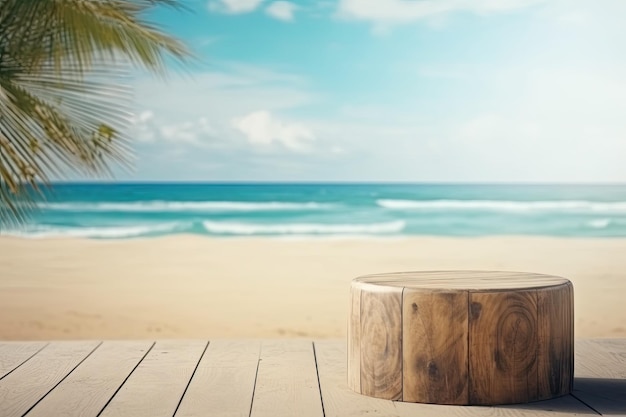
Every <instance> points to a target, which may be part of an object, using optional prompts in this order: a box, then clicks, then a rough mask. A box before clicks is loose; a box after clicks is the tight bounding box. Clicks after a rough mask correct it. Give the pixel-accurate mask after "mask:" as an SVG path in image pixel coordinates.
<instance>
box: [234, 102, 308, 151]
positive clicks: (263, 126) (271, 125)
mask: <svg viewBox="0 0 626 417" xmlns="http://www.w3.org/2000/svg"><path fill="white" fill-rule="evenodd" d="M232 125H233V127H234V128H235V129H237V130H239V131H240V132H241V133H243V134H244V135H245V136H246V139H247V140H248V142H249V143H250V144H252V145H260V146H269V145H272V144H274V143H279V144H282V145H283V146H285V147H286V148H287V149H290V150H292V151H298V152H304V151H308V150H310V145H311V141H313V140H315V135H314V134H313V132H312V131H311V130H310V129H309V128H307V127H306V126H304V125H302V124H299V123H293V122H290V123H287V122H282V121H279V120H277V119H276V118H275V117H274V116H273V115H272V114H271V113H270V112H268V111H265V110H259V111H255V112H252V113H250V114H248V115H246V116H244V117H241V118H235V119H233V121H232Z"/></svg>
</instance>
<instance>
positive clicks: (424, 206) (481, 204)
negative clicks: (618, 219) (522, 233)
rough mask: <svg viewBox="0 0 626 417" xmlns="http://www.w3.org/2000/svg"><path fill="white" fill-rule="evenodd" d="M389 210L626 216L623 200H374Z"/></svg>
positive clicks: (625, 206) (625, 203)
mask: <svg viewBox="0 0 626 417" xmlns="http://www.w3.org/2000/svg"><path fill="white" fill-rule="evenodd" d="M376 204H378V206H380V207H383V208H386V209H392V210H493V211H522V212H523V211H575V212H580V211H584V212H599V213H601V212H615V213H622V212H624V213H626V201H615V202H594V201H584V200H567V201H506V200H386V199H381V200H376Z"/></svg>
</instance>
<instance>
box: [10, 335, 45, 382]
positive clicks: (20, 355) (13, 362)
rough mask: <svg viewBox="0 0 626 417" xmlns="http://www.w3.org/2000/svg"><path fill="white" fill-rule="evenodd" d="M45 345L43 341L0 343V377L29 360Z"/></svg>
mask: <svg viewBox="0 0 626 417" xmlns="http://www.w3.org/2000/svg"><path fill="white" fill-rule="evenodd" d="M44 346H46V343H44V342H2V343H0V379H2V378H4V377H5V376H6V375H7V374H8V373H9V372H11V371H13V370H14V369H15V368H17V367H18V366H20V365H22V364H23V363H24V362H26V361H27V360H29V359H30V358H31V357H33V355H35V354H37V353H38V352H39V351H40V350H41V349H43V348H44Z"/></svg>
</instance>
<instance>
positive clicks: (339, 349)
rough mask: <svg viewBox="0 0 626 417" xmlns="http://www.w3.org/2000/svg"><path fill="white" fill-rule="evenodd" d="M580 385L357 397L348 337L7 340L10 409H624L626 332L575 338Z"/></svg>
mask: <svg viewBox="0 0 626 417" xmlns="http://www.w3.org/2000/svg"><path fill="white" fill-rule="evenodd" d="M575 352H576V366H575V369H576V373H575V379H574V391H573V392H572V394H570V395H566V396H564V397H560V398H555V399H552V400H547V401H539V402H534V403H530V404H514V405H507V406H495V407H482V406H472V407H466V406H447V405H433V404H413V403H403V402H396V401H389V400H382V399H378V398H372V397H367V396H365V395H359V394H357V393H355V392H353V391H351V390H349V389H348V387H347V384H346V382H347V378H346V375H347V370H346V355H347V352H346V343H345V341H344V340H315V341H311V340H264V341H259V340H211V341H210V342H209V341H207V340H158V341H156V342H155V341H151V340H135V341H110V340H105V341H103V342H101V341H96V340H83V341H73V342H50V343H48V342H2V341H0V416H2V417H22V416H25V417H50V416H66V417H111V416H132V417H173V416H174V417H197V416H215V417H220V416H223V417H233V416H242V417H244V416H245V417H294V416H298V417H359V416H367V417H415V416H420V417H441V416H451V417H488V416H490V417H537V416H545V417H558V416H569V415H572V416H574V415H576V416H598V415H600V414H601V415H611V416H617V415H621V416H624V415H626V395H624V393H625V392H626V360H624V358H626V339H600V340H578V341H576V351H575Z"/></svg>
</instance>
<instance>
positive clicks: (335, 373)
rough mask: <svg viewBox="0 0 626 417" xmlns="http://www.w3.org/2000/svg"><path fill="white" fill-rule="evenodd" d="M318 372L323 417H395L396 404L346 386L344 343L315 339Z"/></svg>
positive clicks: (396, 412)
mask: <svg viewBox="0 0 626 417" xmlns="http://www.w3.org/2000/svg"><path fill="white" fill-rule="evenodd" d="M314 345H315V355H316V357H317V371H318V373H319V382H320V388H321V395H322V399H323V401H324V412H325V417H361V416H365V415H366V416H368V417H394V416H399V415H400V413H398V411H397V410H396V406H395V403H394V402H393V401H389V400H383V399H380V398H374V397H368V396H364V395H360V394H357V393H356V392H354V391H352V390H351V388H350V389H349V388H348V386H347V385H346V378H345V375H346V370H347V369H346V361H345V357H346V345H345V343H343V342H338V341H334V340H332V341H329V340H318V341H315V342H314Z"/></svg>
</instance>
